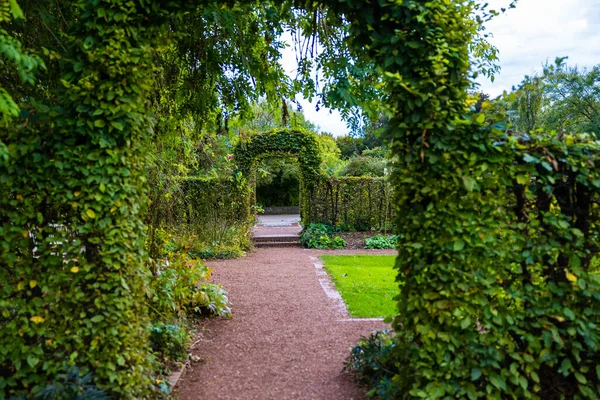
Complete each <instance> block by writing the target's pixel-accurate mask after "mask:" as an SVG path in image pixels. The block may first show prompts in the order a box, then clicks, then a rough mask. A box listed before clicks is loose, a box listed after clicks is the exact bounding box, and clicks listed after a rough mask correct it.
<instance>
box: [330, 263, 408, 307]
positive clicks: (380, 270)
mask: <svg viewBox="0 0 600 400" xmlns="http://www.w3.org/2000/svg"><path fill="white" fill-rule="evenodd" d="M395 258H396V256H321V259H322V260H323V264H324V265H325V270H326V271H327V272H328V273H329V276H331V278H332V279H333V282H334V283H335V288H336V289H337V290H338V292H340V294H341V295H342V298H343V299H344V302H345V303H346V306H347V307H348V312H349V313H350V316H351V317H353V318H378V317H391V316H394V315H396V302H395V301H394V300H393V298H394V297H395V296H396V295H398V293H399V291H398V284H397V283H396V282H395V281H394V280H395V277H396V270H395V269H394V268H393V267H394V260H395Z"/></svg>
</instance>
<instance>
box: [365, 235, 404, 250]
mask: <svg viewBox="0 0 600 400" xmlns="http://www.w3.org/2000/svg"><path fill="white" fill-rule="evenodd" d="M397 244H398V236H397V235H388V236H385V235H376V236H372V237H369V238H366V239H365V249H371V250H374V249H395V248H396V245H397Z"/></svg>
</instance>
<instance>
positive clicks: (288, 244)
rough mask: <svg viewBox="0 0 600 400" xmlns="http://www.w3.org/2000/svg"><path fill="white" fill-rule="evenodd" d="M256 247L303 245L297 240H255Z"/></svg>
mask: <svg viewBox="0 0 600 400" xmlns="http://www.w3.org/2000/svg"><path fill="white" fill-rule="evenodd" d="M254 246H255V247H302V244H301V243H300V241H295V242H254Z"/></svg>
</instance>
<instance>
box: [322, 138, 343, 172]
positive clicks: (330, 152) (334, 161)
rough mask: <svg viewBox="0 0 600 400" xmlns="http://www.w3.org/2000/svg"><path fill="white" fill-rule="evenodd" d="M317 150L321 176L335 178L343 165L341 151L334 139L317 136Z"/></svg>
mask: <svg viewBox="0 0 600 400" xmlns="http://www.w3.org/2000/svg"><path fill="white" fill-rule="evenodd" d="M318 139H319V149H320V150H321V158H322V162H321V175H322V176H336V175H338V174H339V173H340V171H341V170H342V168H343V167H344V165H345V162H343V161H342V160H341V155H342V153H341V151H340V148H339V147H338V145H337V143H336V141H335V139H334V138H333V137H332V136H330V135H327V134H321V135H319V136H318Z"/></svg>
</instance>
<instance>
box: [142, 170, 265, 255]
mask: <svg viewBox="0 0 600 400" xmlns="http://www.w3.org/2000/svg"><path fill="white" fill-rule="evenodd" d="M248 195H249V188H248V187H247V185H246V184H244V183H243V182H240V181H239V180H238V179H236V177H229V178H220V177H219V178H217V177H215V178H198V177H187V178H181V179H179V180H178V181H177V182H175V184H173V185H171V187H170V189H169V190H166V191H157V192H156V193H153V196H151V202H150V206H149V213H148V225H149V227H150V235H151V237H153V235H154V234H155V232H156V230H157V229H158V228H161V227H169V228H175V229H179V230H182V231H185V230H186V229H187V230H189V231H192V232H194V233H196V234H198V235H200V236H201V237H200V239H201V240H203V241H206V242H208V243H213V244H219V243H220V242H222V241H223V240H224V239H225V238H226V237H229V236H231V234H230V233H231V232H232V229H238V230H236V236H240V237H239V241H240V242H241V245H242V247H248V245H249V238H250V228H251V227H252V225H253V223H254V219H253V217H252V216H248V217H247V211H246V207H247V197H248ZM239 229H241V235H240V231H239ZM153 242H154V241H153V240H151V243H153Z"/></svg>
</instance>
